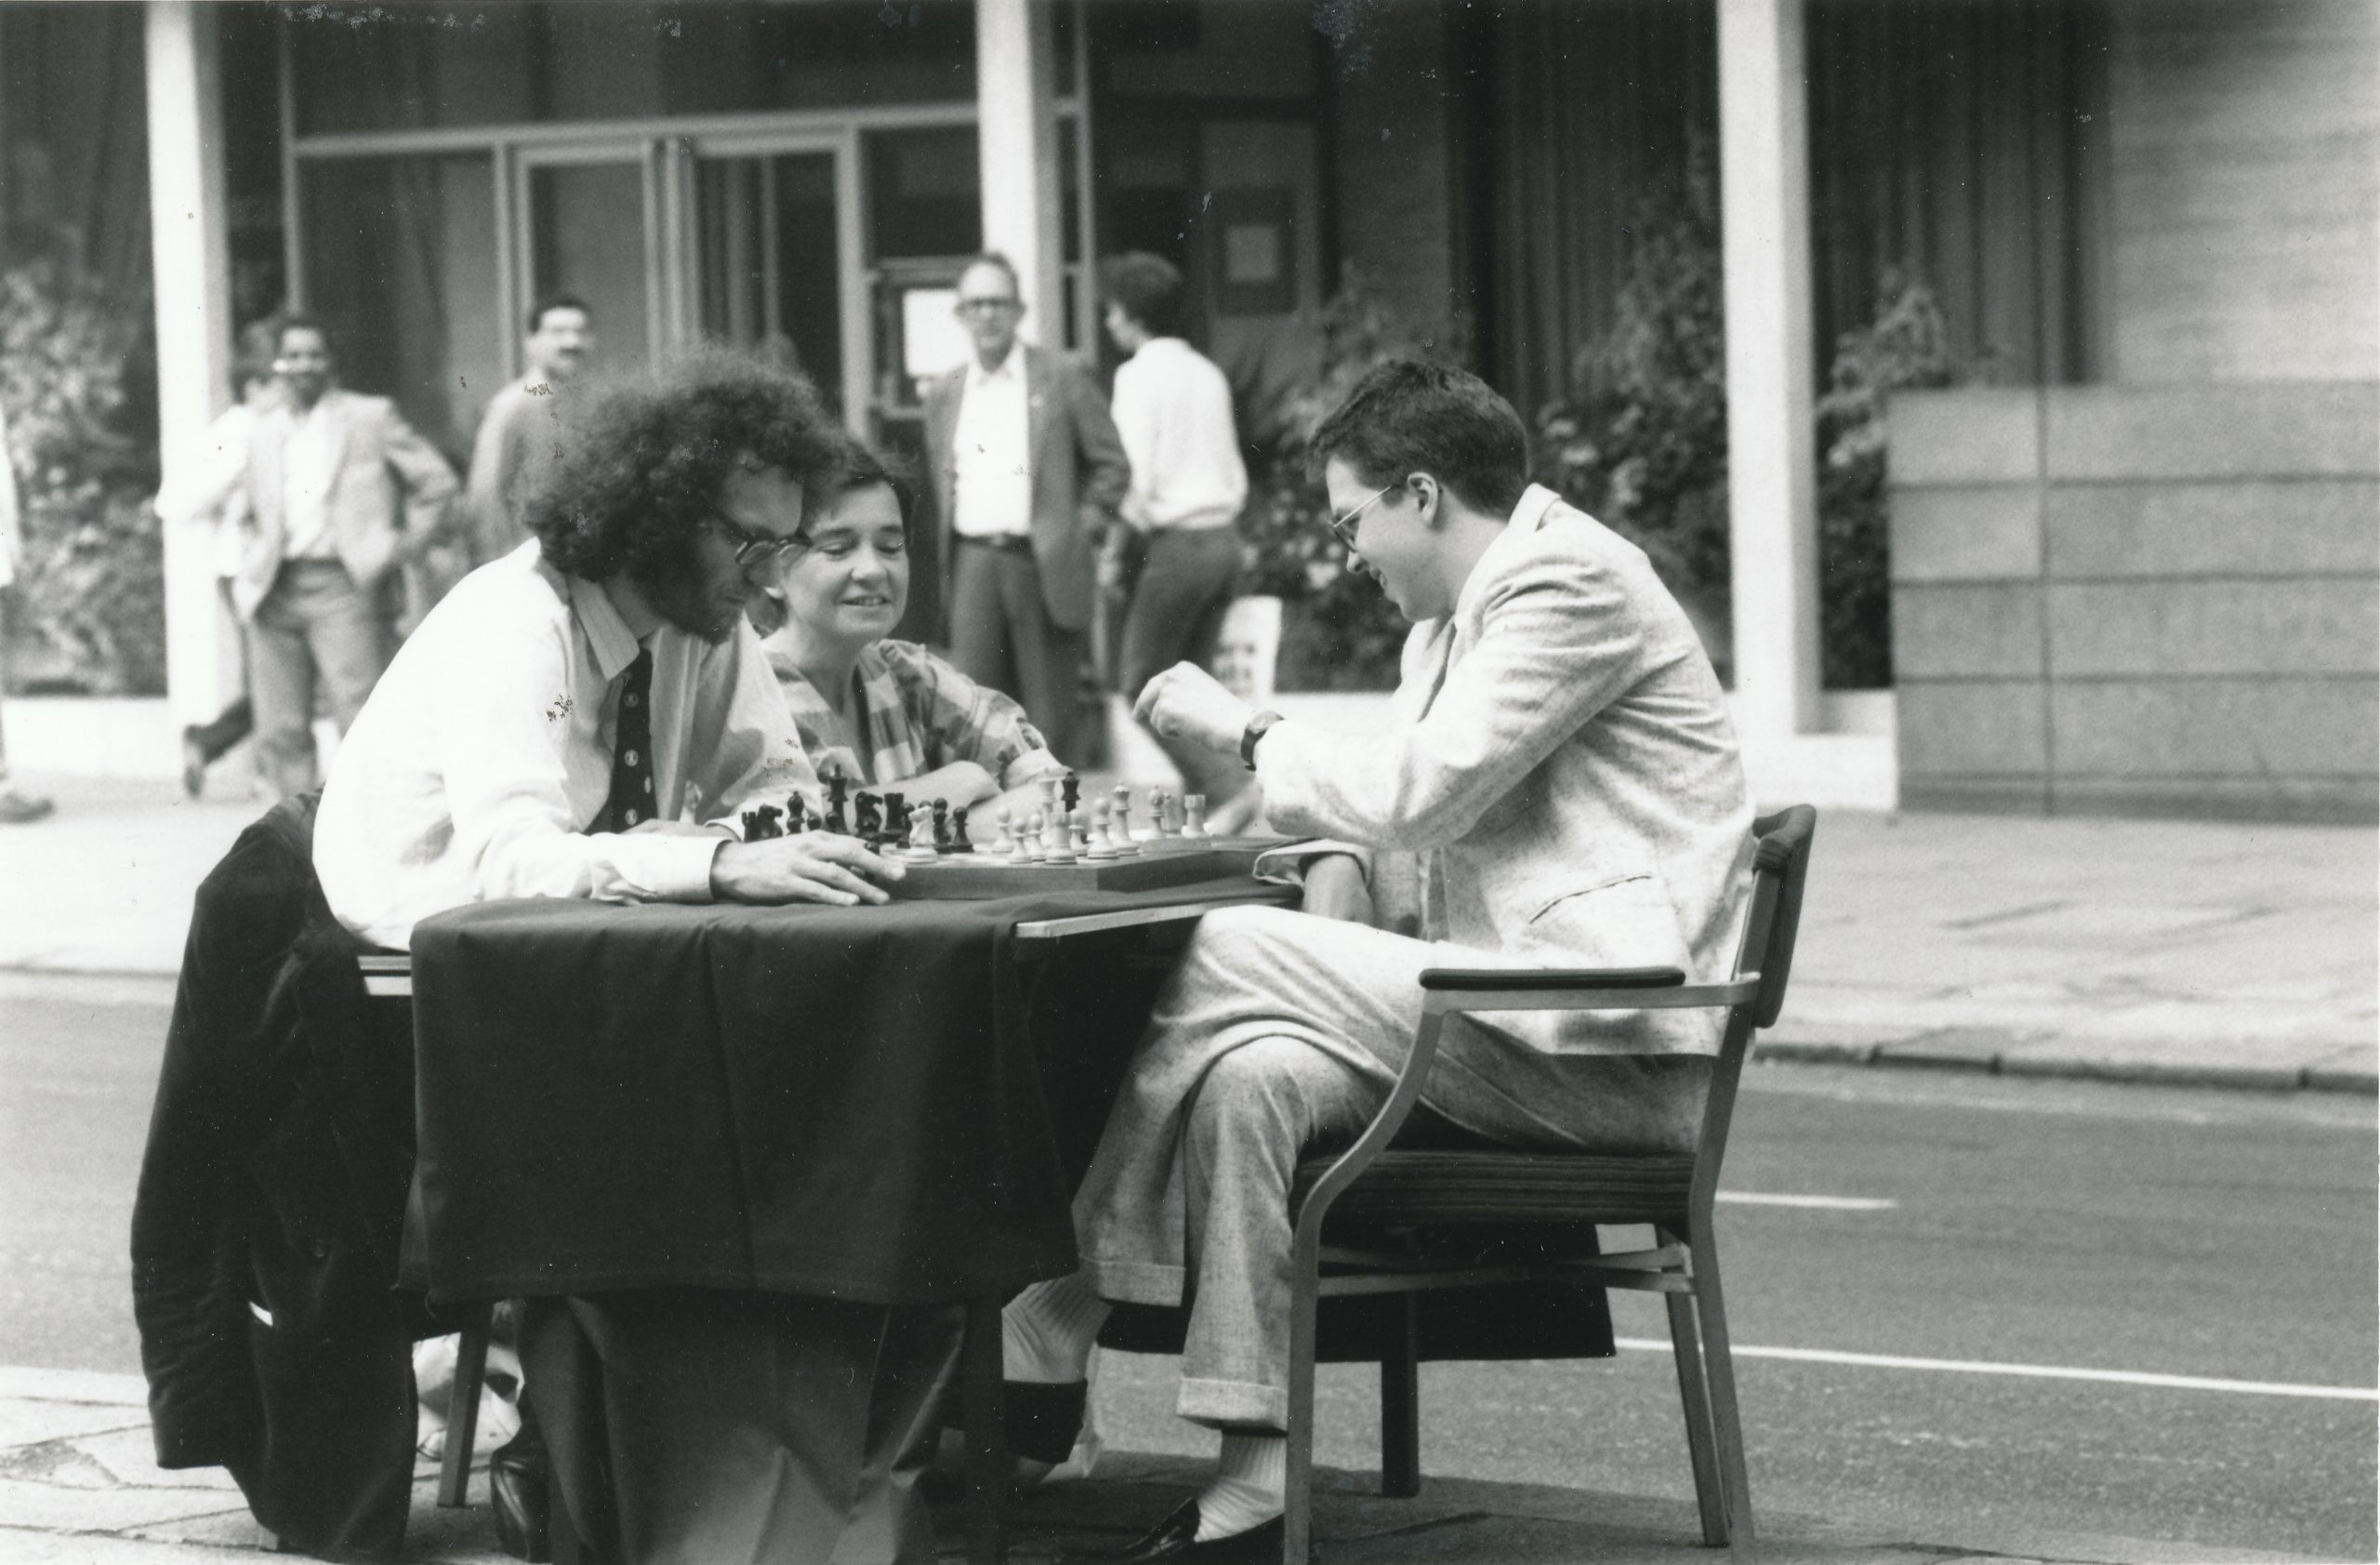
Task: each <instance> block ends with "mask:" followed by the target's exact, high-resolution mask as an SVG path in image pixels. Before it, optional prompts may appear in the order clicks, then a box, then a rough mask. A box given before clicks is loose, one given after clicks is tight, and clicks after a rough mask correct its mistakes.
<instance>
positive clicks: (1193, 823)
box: [1182, 793, 1207, 842]
mask: <svg viewBox="0 0 2380 1565" xmlns="http://www.w3.org/2000/svg"><path fill="white" fill-rule="evenodd" d="M1182 816H1183V819H1182V834H1183V836H1184V837H1195V838H1197V840H1198V841H1199V842H1205V841H1206V840H1207V796H1206V795H1205V794H1203V793H1188V794H1184V795H1183V798H1182Z"/></svg>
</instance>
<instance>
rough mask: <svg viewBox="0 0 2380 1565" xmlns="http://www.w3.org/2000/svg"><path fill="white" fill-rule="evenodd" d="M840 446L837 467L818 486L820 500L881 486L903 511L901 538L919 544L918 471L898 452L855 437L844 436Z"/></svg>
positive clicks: (827, 473) (822, 477)
mask: <svg viewBox="0 0 2380 1565" xmlns="http://www.w3.org/2000/svg"><path fill="white" fill-rule="evenodd" d="M837 444H838V450H837V453H836V457H835V463H834V466H833V467H831V468H829V469H828V470H827V471H826V473H825V474H824V475H823V476H821V477H820V478H819V480H818V483H817V490H818V495H819V497H820V498H821V499H822V500H825V499H832V498H833V497H836V496H838V495H844V494H848V493H850V492H851V491H852V490H853V489H866V488H869V487H872V486H873V485H875V484H883V485H884V486H885V487H886V488H888V489H890V490H892V491H893V500H894V502H895V503H897V504H898V505H899V506H900V508H901V537H903V538H904V539H906V541H908V542H910V543H915V542H916V541H917V536H918V503H919V499H920V497H921V496H920V494H919V488H918V475H917V470H916V469H915V468H914V467H912V466H911V465H910V464H909V462H908V460H907V458H904V457H902V456H900V455H899V454H898V453H895V452H890V451H879V450H878V449H877V448H876V447H875V446H873V445H870V444H867V443H866V441H863V440H860V439H858V438H856V437H854V436H852V435H845V436H843V437H842V439H841V440H840V442H838V443H837Z"/></svg>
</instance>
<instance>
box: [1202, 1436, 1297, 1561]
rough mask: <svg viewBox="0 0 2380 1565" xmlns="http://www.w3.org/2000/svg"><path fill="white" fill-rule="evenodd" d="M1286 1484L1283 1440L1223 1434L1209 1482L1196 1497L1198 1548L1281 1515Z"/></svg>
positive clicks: (1286, 1451) (1286, 1448) (1286, 1442)
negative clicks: (1282, 1493)
mask: <svg viewBox="0 0 2380 1565" xmlns="http://www.w3.org/2000/svg"><path fill="white" fill-rule="evenodd" d="M1288 1483H1289V1436H1287V1435H1270V1434H1266V1435H1241V1434H1234V1433H1231V1432H1229V1431H1225V1433H1224V1435H1223V1457H1222V1459H1221V1460H1220V1461H1218V1462H1217V1463H1216V1464H1215V1481H1214V1482H1212V1483H1210V1484H1209V1485H1207V1487H1206V1488H1204V1489H1202V1490H1200V1491H1199V1492H1198V1537H1197V1541H1198V1542H1199V1543H1202V1544H1203V1543H1207V1542H1209V1541H1210V1540H1212V1539H1215V1538H1228V1537H1230V1536H1231V1535H1232V1534H1233V1533H1235V1532H1247V1531H1248V1530H1249V1529H1250V1528H1251V1527H1262V1526H1263V1525H1264V1524H1265V1523H1266V1522H1268V1521H1270V1520H1272V1519H1274V1518H1275V1517H1276V1516H1278V1515H1280V1514H1281V1492H1282V1490H1283V1489H1284V1488H1285V1487H1286V1486H1287V1485H1288Z"/></svg>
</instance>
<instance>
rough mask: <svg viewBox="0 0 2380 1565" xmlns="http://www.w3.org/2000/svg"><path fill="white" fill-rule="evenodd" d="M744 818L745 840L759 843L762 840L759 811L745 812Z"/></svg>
mask: <svg viewBox="0 0 2380 1565" xmlns="http://www.w3.org/2000/svg"><path fill="white" fill-rule="evenodd" d="M743 818H744V840H745V841H746V842H759V841H760V811H758V810H747V811H745V812H744V817H743Z"/></svg>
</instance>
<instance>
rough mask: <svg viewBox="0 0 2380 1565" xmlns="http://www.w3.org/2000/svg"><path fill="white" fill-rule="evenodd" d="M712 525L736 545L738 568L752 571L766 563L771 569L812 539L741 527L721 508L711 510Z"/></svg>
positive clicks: (807, 545) (806, 546) (784, 561)
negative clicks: (729, 518)
mask: <svg viewBox="0 0 2380 1565" xmlns="http://www.w3.org/2000/svg"><path fill="white" fill-rule="evenodd" d="M709 521H710V524H711V525H712V526H714V527H717V528H718V529H719V530H720V531H721V532H722V533H725V534H726V535H727V539H728V541H729V542H730V543H733V544H734V546H735V564H736V568H737V569H739V570H747V571H748V570H750V569H752V568H753V567H754V566H755V565H761V564H765V565H768V566H769V567H771V568H772V569H774V568H775V567H776V566H778V565H782V564H785V563H786V561H787V560H789V559H791V558H792V557H793V555H794V553H795V551H797V550H801V549H806V548H808V547H809V544H810V540H809V539H808V538H806V537H802V536H801V535H800V534H799V533H797V534H795V535H794V536H793V537H778V536H777V535H776V534H774V533H756V532H754V531H752V529H751V528H749V527H744V526H738V525H737V524H735V523H734V522H731V521H729V520H728V519H727V518H726V517H725V516H723V515H721V514H720V513H719V512H718V511H712V512H711V513H710V517H709Z"/></svg>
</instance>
